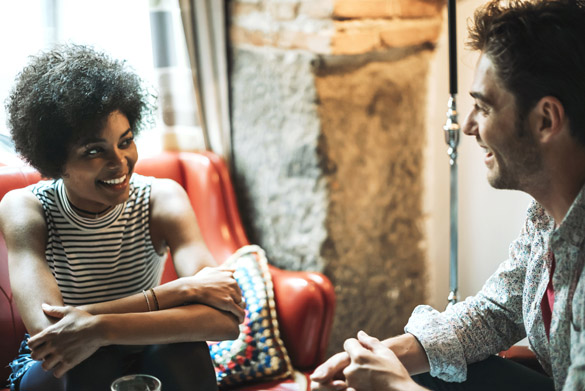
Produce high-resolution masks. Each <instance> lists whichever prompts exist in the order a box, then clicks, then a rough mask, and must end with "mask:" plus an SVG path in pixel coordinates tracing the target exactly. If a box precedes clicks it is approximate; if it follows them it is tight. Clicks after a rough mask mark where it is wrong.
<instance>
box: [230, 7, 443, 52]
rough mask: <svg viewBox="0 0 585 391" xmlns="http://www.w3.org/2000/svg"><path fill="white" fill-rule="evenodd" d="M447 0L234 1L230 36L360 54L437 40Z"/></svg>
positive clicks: (242, 40) (237, 41)
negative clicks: (445, 0) (444, 3)
mask: <svg viewBox="0 0 585 391" xmlns="http://www.w3.org/2000/svg"><path fill="white" fill-rule="evenodd" d="M442 5H443V1H433V0H428V1H424V0H338V1H333V0H321V1H319V0H315V1H298V0H297V1H276V0H248V1H232V2H231V3H230V7H231V24H230V38H231V40H232V42H233V43H234V44H236V45H243V44H250V45H254V46H273V47H278V48H283V49H301V50H307V51H310V52H313V53H319V54H333V55H340V54H360V53H367V52H370V51H373V50H385V49H388V48H396V47H406V46H415V45H421V44H424V43H434V42H436V41H437V38H438V35H439V32H440V29H441V23H442V19H441V9H442Z"/></svg>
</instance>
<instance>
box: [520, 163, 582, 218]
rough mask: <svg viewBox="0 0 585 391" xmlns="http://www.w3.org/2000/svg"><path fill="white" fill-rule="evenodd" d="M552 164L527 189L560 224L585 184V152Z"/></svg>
mask: <svg viewBox="0 0 585 391" xmlns="http://www.w3.org/2000/svg"><path fill="white" fill-rule="evenodd" d="M566 156H567V157H566V158H563V159H560V161H559V162H557V164H555V165H552V166H550V168H549V170H548V172H547V173H546V175H545V178H544V179H543V180H542V181H540V183H538V184H536V185H535V186H534V187H533V188H530V189H527V190H526V192H527V193H528V194H530V195H531V196H532V197H534V199H535V200H536V201H538V203H539V204H540V205H542V206H543V207H544V209H545V210H546V211H547V213H548V214H549V215H551V216H552V218H553V219H554V221H555V225H556V226H559V225H560V224H561V223H562V221H563V219H564V218H565V216H566V215H567V212H568V211H569V208H570V207H571V205H572V204H573V202H574V201H575V198H577V195H578V194H579V192H580V191H581V188H582V187H583V186H584V185H585V154H570V155H566Z"/></svg>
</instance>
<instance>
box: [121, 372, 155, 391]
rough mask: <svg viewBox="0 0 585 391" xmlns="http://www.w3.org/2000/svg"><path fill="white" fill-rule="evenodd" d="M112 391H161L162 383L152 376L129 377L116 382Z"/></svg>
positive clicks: (137, 375) (138, 375)
mask: <svg viewBox="0 0 585 391" xmlns="http://www.w3.org/2000/svg"><path fill="white" fill-rule="evenodd" d="M111 389H112V391H161V383H160V380H158V379H157V378H156V377H154V376H150V375H142V374H136V375H128V376H124V377H121V378H119V379H116V380H114V382H113V383H112V387H111Z"/></svg>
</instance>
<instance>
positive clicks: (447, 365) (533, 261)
mask: <svg viewBox="0 0 585 391" xmlns="http://www.w3.org/2000/svg"><path fill="white" fill-rule="evenodd" d="M584 239H585V187H583V188H582V189H581V191H580V193H579V195H578V196H577V198H576V199H575V201H574V202H573V205H572V206H571V208H570V209H569V211H568V212H567V215H566V216H565V218H564V220H563V221H562V223H561V224H560V225H559V227H558V228H555V224H554V221H553V219H552V217H551V216H549V215H548V214H547V213H546V212H545V210H544V208H543V207H542V206H540V205H539V204H538V203H536V202H534V201H533V202H532V203H531V205H530V207H529V209H528V212H527V217H526V221H525V224H524V227H523V228H522V232H521V234H520V236H519V237H518V238H517V239H516V240H515V241H514V242H512V244H511V245H510V258H509V259H508V260H507V261H505V262H503V263H502V264H501V265H500V266H499V268H498V269H497V271H496V272H495V273H494V274H493V275H492V276H491V277H490V278H489V279H488V281H487V282H486V283H485V285H484V286H483V288H482V289H481V291H480V292H479V293H478V294H477V295H475V296H473V297H470V298H468V299H466V300H465V301H462V302H459V303H457V304H455V305H452V306H450V307H449V308H448V309H447V310H445V311H444V312H442V313H440V312H438V311H436V310H434V309H432V308H431V307H429V306H418V307H417V308H415V310H414V312H413V314H412V316H411V318H410V319H409V321H408V324H407V325H406V327H405V331H406V332H408V333H411V334H413V335H414V336H415V337H416V338H417V339H418V340H419V342H420V343H421V344H422V346H423V347H424V349H425V351H426V353H427V356H428V359H429V363H430V368H431V372H430V374H431V375H432V376H435V377H439V378H441V379H443V380H446V381H451V382H461V381H464V380H465V379H466V376H467V365H468V364H471V363H473V362H477V361H480V360H483V359H485V358H487V357H488V356H489V355H492V354H495V353H498V352H499V351H501V350H505V349H507V348H509V347H510V346H511V345H513V344H514V343H516V342H518V341H519V340H521V339H522V338H524V337H525V336H527V337H528V343H529V346H530V348H531V349H532V350H533V351H534V352H535V353H536V356H537V357H538V360H539V361H540V363H541V364H542V366H543V368H544V369H545V371H547V372H548V373H549V374H550V375H551V376H552V377H553V379H554V383H555V389H557V390H565V391H568V390H585V331H584V328H585V274H584V270H583V264H584V263H585V241H584ZM553 254H554V260H555V264H556V267H555V269H554V274H553V280H552V282H553V287H554V292H555V295H554V306H553V313H552V321H551V325H550V341H549V337H547V335H546V331H545V327H544V323H543V318H542V310H541V302H542V299H543V296H544V295H545V294H546V288H547V285H548V282H549V279H550V275H549V271H550V268H551V262H552V260H553Z"/></svg>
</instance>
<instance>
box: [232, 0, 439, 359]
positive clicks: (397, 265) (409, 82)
mask: <svg viewBox="0 0 585 391" xmlns="http://www.w3.org/2000/svg"><path fill="white" fill-rule="evenodd" d="M229 4H230V17H229V21H230V25H229V29H230V37H231V58H232V64H231V72H232V73H231V75H230V76H231V99H232V129H233V148H234V167H235V172H234V174H235V182H236V189H237V193H238V201H239V204H240V208H241V210H242V215H243V216H244V221H245V224H246V229H247V233H248V235H249V237H250V239H251V240H252V241H253V242H255V243H257V244H259V245H261V246H263V247H264V248H265V249H266V251H267V254H268V257H269V260H270V262H271V263H273V264H275V265H277V266H279V267H282V268H285V269H293V270H317V271H321V272H323V273H325V274H326V275H327V276H328V277H329V278H330V279H331V280H332V282H333V284H334V286H335V289H336V294H337V302H338V307H337V311H336V317H335V325H334V329H333V333H332V336H331V340H330V349H329V353H331V354H332V353H335V352H337V351H339V350H340V349H341V348H342V344H343V341H344V340H345V339H346V338H348V337H352V336H355V333H356V332H357V331H358V330H360V329H363V330H366V331H369V332H371V333H373V334H374V335H377V336H379V337H388V336H391V335H393V334H397V333H400V332H401V331H402V327H403V326H404V324H405V323H406V320H407V319H408V316H409V314H410V312H411V311H412V308H413V307H414V306H415V305H416V304H418V303H421V302H423V300H424V295H425V273H424V264H425V260H426V252H425V250H424V245H423V243H424V234H423V229H422V226H423V222H424V215H423V207H422V193H423V189H422V186H423V172H422V171H423V162H424V159H423V150H424V143H425V137H424V135H425V114H426V108H425V104H426V76H427V73H428V66H429V62H430V59H431V56H432V52H433V47H434V46H433V45H434V43H435V42H436V40H437V38H438V35H439V33H440V30H441V28H442V19H441V15H442V7H443V6H444V4H443V1H439V0H438V1H433V0H428V1H424V0H386V1H382V0H337V1H333V0H313V1H300V0H296V1H293V0H280V1H277V0H232V1H231V2H230V3H229Z"/></svg>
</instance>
